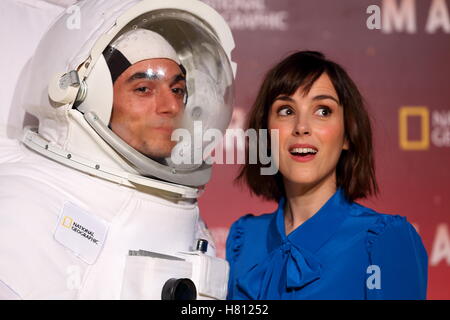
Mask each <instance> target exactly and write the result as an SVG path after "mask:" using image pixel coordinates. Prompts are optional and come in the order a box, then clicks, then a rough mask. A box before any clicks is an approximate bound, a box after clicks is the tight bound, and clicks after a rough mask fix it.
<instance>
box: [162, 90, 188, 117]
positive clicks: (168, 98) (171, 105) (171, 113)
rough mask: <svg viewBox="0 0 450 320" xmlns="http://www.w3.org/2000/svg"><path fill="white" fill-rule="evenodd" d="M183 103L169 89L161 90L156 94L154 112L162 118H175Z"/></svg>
mask: <svg viewBox="0 0 450 320" xmlns="http://www.w3.org/2000/svg"><path fill="white" fill-rule="evenodd" d="M182 105H183V102H182V100H180V99H179V98H178V97H177V96H176V95H175V94H174V93H173V92H172V89H170V88H164V89H161V90H160V92H159V94H158V99H157V105H156V112H157V113H158V114H160V115H163V116H168V117H176V116H177V115H178V114H179V113H180V111H181V109H182Z"/></svg>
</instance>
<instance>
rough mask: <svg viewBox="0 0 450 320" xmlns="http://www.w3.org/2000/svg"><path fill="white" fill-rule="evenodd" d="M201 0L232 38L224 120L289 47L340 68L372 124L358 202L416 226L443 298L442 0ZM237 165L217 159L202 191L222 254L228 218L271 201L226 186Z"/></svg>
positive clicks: (445, 16)
mask: <svg viewBox="0 0 450 320" xmlns="http://www.w3.org/2000/svg"><path fill="white" fill-rule="evenodd" d="M205 2H207V3H209V4H210V5H212V6H213V7H215V8H216V9H217V10H218V11H219V12H220V13H221V14H222V15H223V16H224V17H225V18H226V20H227V21H228V22H229V24H230V25H231V27H232V30H233V34H234V37H235V41H236V48H235V50H234V52H233V60H234V61H236V62H237V63H238V72H237V77H236V101H235V113H234V118H233V123H232V127H242V126H243V122H244V117H245V115H246V113H247V111H248V110H249V109H250V106H251V104H252V102H253V99H254V98H255V96H256V92H257V90H258V87H259V85H260V83H261V81H262V77H263V75H264V73H265V72H266V71H267V70H268V69H269V68H270V67H271V66H272V65H273V64H275V63H276V62H278V61H279V60H281V59H282V58H284V57H286V56H287V55H288V54H290V53H292V52H294V51H295V50H318V51H322V52H323V53H324V54H325V55H326V56H327V57H328V58H330V59H332V60H334V61H336V62H338V63H339V64H341V65H343V66H344V67H345V68H346V70H347V71H348V72H349V74H350V76H351V77H352V78H353V79H354V81H355V82H356V83H357V85H358V86H359V88H360V90H361V91H362V93H363V95H364V96H365V98H366V100H367V103H368V108H369V112H370V114H371V117H372V120H373V125H374V139H375V155H376V168H377V178H378V182H379V185H380V189H381V190H380V191H381V192H380V194H379V196H378V197H376V198H371V199H368V200H365V201H363V202H362V203H363V204H364V205H367V206H370V207H372V208H374V209H375V210H377V211H379V212H385V213H390V214H400V215H402V216H406V217H407V218H408V220H409V221H410V222H412V223H413V224H414V225H415V226H416V228H417V229H418V231H419V233H420V235H421V236H422V239H423V241H424V244H425V247H426V249H427V251H428V255H429V282H428V298H429V299H450V290H449V287H450V286H449V285H450V232H449V222H450V209H449V208H450V198H449V195H450V102H449V101H450V99H449V98H450V93H449V92H450V85H449V83H450V82H449V76H450V19H449V15H450V10H449V9H450V1H449V0H447V1H446V0H417V1H414V0H370V1H366V0H345V1H335V0H315V1H302V0H297V1H296V0H277V1H275V0H266V1H264V0H246V1H243V0H236V1H234V0H208V1H205ZM371 5H376V6H377V7H370V8H369V13H367V12H368V7H369V6H371ZM378 13H379V15H377V14H378ZM378 17H379V18H380V19H377V18H378ZM377 23H379V24H378V25H377ZM372 26H375V27H379V28H381V29H377V28H372ZM369 27H370V28H369ZM237 169H238V166H237V165H215V167H214V172H213V178H212V180H211V182H210V183H209V184H208V186H207V188H206V191H205V193H204V195H203V196H202V197H201V198H200V209H201V210H202V214H203V216H204V218H205V220H206V222H207V224H208V226H209V227H210V228H211V229H212V231H213V234H214V237H215V238H216V241H217V244H218V251H219V254H220V255H222V256H223V255H224V244H225V239H226V236H227V232H228V228H229V226H230V225H231V223H232V222H234V221H235V220H236V219H237V218H238V217H240V216H241V215H244V214H246V213H250V212H251V213H255V214H260V213H265V212H272V211H273V210H274V209H275V207H276V204H275V203H270V202H263V201H262V200H260V199H259V198H256V197H251V196H250V194H249V192H248V191H247V190H246V189H245V188H241V187H238V186H236V185H233V179H234V177H235V176H236V173H237Z"/></svg>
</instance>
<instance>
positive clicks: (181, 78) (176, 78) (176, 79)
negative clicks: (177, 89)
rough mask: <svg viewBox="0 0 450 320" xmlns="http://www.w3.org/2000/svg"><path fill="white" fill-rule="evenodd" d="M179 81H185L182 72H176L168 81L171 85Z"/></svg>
mask: <svg viewBox="0 0 450 320" xmlns="http://www.w3.org/2000/svg"><path fill="white" fill-rule="evenodd" d="M181 81H186V77H185V76H184V74H182V73H180V74H177V75H176V76H174V77H173V78H172V81H171V82H170V85H171V86H173V85H174V84H177V83H178V82H181Z"/></svg>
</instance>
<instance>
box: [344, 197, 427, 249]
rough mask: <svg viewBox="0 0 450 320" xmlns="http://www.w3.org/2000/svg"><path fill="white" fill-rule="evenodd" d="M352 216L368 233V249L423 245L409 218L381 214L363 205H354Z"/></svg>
mask: <svg viewBox="0 0 450 320" xmlns="http://www.w3.org/2000/svg"><path fill="white" fill-rule="evenodd" d="M353 208H354V210H352V214H351V216H352V217H353V219H355V220H359V221H361V224H362V225H363V226H364V229H365V230H366V232H367V249H368V250H369V251H372V250H373V248H374V246H379V245H380V244H381V243H383V244H387V243H403V244H404V243H413V244H414V245H420V246H421V245H422V241H421V238H420V236H419V234H418V233H417V231H416V229H415V227H414V226H413V225H412V224H411V222H410V221H408V218H407V217H405V216H402V215H399V214H388V213H380V212H377V211H375V210H373V209H371V208H368V207H365V206H363V205H361V204H357V203H354V204H353Z"/></svg>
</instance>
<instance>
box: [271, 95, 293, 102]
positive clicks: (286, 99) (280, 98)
mask: <svg viewBox="0 0 450 320" xmlns="http://www.w3.org/2000/svg"><path fill="white" fill-rule="evenodd" d="M277 100H281V101H289V102H295V100H294V99H292V98H291V97H289V96H284V95H283V96H278V97H276V99H275V101H277Z"/></svg>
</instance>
